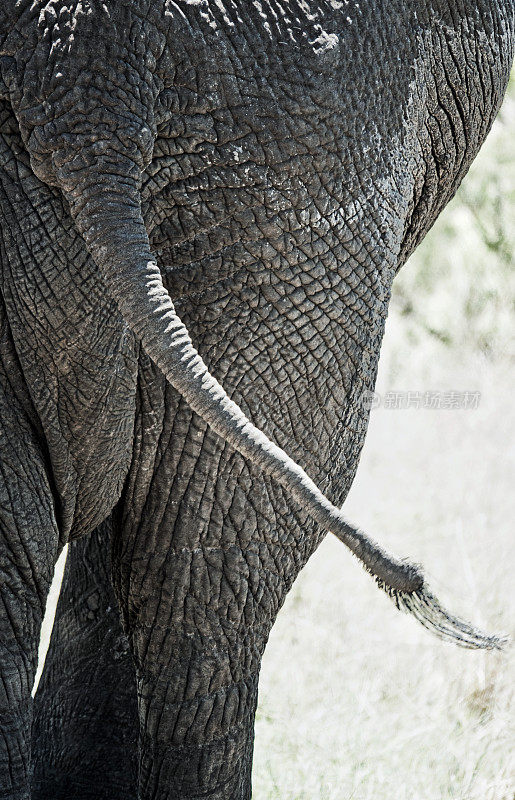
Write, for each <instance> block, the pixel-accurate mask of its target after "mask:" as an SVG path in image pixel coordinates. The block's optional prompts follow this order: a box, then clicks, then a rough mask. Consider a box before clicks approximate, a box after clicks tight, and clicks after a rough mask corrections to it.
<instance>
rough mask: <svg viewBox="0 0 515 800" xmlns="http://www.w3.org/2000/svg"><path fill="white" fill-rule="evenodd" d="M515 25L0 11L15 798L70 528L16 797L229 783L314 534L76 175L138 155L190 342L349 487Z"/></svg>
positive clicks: (215, 793)
mask: <svg viewBox="0 0 515 800" xmlns="http://www.w3.org/2000/svg"><path fill="white" fill-rule="evenodd" d="M512 49H513V8H512V5H511V3H510V2H508V0H488V2H487V0H479V1H476V2H472V1H471V0H470V2H459V1H458V0H430V2H427V0H424V2H422V0H420V1H419V0H414V2H411V3H405V2H401V1H400V0H391V1H390V2H388V3H387V2H384V1H383V0H374V2H371V3H366V4H351V3H347V2H336V0H333V2H325V3H324V2H318V3H314V4H311V3H302V2H296V1H295V0H290V2H287V3H283V4H278V3H276V2H273V1H272V0H268V2H261V3H258V2H243V3H237V4H236V3H231V2H220V3H211V2H209V0H201V1H199V2H184V1H182V2H180V1H179V0H178V1H177V2H166V3H164V2H149V1H148V0H138V1H137V2H132V3H124V2H121V1H120V2H117V3H115V4H110V3H107V4H106V3H102V2H99V1H97V0H83V2H82V3H78V2H71V0H66V1H65V2H62V1H61V0H59V2H57V0H51V1H50V2H43V1H42V0H37V2H35V3H32V2H28V0H22V2H20V3H18V4H16V5H15V4H14V3H13V2H12V1H10V2H8V3H6V4H5V5H4V6H3V8H2V10H1V11H0V58H1V61H0V65H1V77H0V97H1V98H2V99H1V100H0V134H1V135H0V202H1V206H2V221H1V227H0V255H1V264H2V271H1V275H2V280H1V293H2V294H1V297H2V305H1V307H0V315H1V316H0V331H1V337H0V374H1V376H2V381H1V383H0V389H1V397H0V404H1V408H2V426H3V430H2V439H1V440H0V441H1V443H2V447H1V449H0V474H1V475H2V477H3V481H2V482H1V483H0V532H1V536H2V555H1V556H0V559H1V560H0V577H1V580H2V583H1V591H2V601H3V608H4V609H5V612H6V613H5V614H3V613H2V615H1V616H0V634H1V636H0V648H1V654H2V657H1V658H0V664H1V670H2V679H3V683H2V685H3V687H4V692H3V694H2V695H1V696H0V723H1V724H0V730H1V734H0V798H4V799H5V798H9V800H27V799H28V798H29V797H31V788H30V782H31V778H30V773H31V767H30V754H29V751H30V748H29V741H28V740H29V738H30V725H31V715H32V709H31V704H30V698H29V694H30V686H31V683H32V680H33V676H34V671H35V661H36V648H37V640H38V632H39V625H40V622H41V616H42V611H43V607H44V600H45V596H46V592H47V590H48V585H49V581H50V578H51V574H52V568H53V563H54V562H55V558H56V557H57V553H58V552H59V549H60V547H61V546H62V545H63V543H64V542H65V541H68V540H71V541H73V542H74V543H73V545H72V547H71V550H70V563H69V565H68V568H67V577H66V581H65V587H64V591H63V596H62V598H61V601H60V604H59V609H58V615H57V624H56V630H55V633H54V637H53V642H52V646H51V650H50V654H49V659H48V663H47V666H46V668H45V675H44V677H43V682H42V686H41V693H40V695H39V697H38V700H37V714H36V720H35V726H34V735H33V756H32V758H33V766H34V780H33V786H32V797H33V798H38V800H51V798H52V800H57V799H58V798H61V797H62V798H64V797H70V796H71V794H72V793H73V796H74V797H75V798H76V799H77V800H86V798H93V797H95V798H104V797H105V798H110V800H111V799H113V800H116V799H117V798H120V800H121V798H136V797H138V798H140V799H141V800H172V798H173V800H175V799H176V798H191V799H193V798H200V797H202V798H205V797H209V798H212V799H213V800H215V798H216V799H217V800H245V799H246V798H249V797H250V792H251V789H250V772H251V763H252V744H253V719H254V712H255V706H256V702H257V685H258V675H259V667H260V661H261V655H262V652H263V649H264V647H265V645H266V641H267V638H268V634H269V631H270V628H271V626H272V624H273V622H274V619H275V617H276V614H277V612H278V610H279V608H280V606H281V604H282V602H283V600H284V598H285V595H286V593H287V591H288V589H289V587H290V586H291V584H292V583H293V581H294V579H295V577H296V575H297V574H298V572H299V570H300V569H301V568H302V566H303V565H304V563H305V562H306V561H307V559H308V558H309V556H310V555H311V553H312V552H313V551H314V549H315V548H316V546H317V545H318V543H319V542H320V540H321V538H322V535H323V533H322V531H321V530H320V528H319V527H318V526H317V525H316V524H315V523H314V522H312V521H311V519H310V518H309V517H308V515H307V514H306V513H305V512H303V511H302V509H300V508H298V507H296V505H295V503H293V502H292V501H291V499H289V497H288V496H287V495H286V493H285V492H284V490H283V489H282V488H281V487H280V486H279V485H278V484H276V483H275V482H274V481H273V480H272V479H271V478H268V477H267V476H265V475H264V474H263V473H262V472H261V471H260V470H259V469H257V468H256V467H255V466H253V465H252V464H251V463H250V462H248V461H247V460H245V459H244V458H243V457H242V456H240V455H239V454H238V453H237V452H236V451H235V450H233V449H232V448H231V447H230V446H228V445H226V444H225V442H224V441H223V440H222V439H221V438H220V437H218V436H217V435H216V434H215V433H213V432H212V431H211V429H210V428H209V427H208V426H207V425H206V423H204V422H203V421H202V420H201V419H200V417H198V416H197V415H196V414H194V413H193V412H192V411H191V409H190V408H189V406H188V405H187V403H186V402H185V401H184V400H183V399H182V398H181V397H180V395H179V394H178V393H177V392H176V391H175V390H174V389H173V388H172V387H171V386H170V385H169V384H168V383H167V382H166V381H165V379H164V377H163V376H162V374H161V373H160V371H159V370H158V369H157V367H155V366H154V364H153V363H152V361H151V360H150V359H149V358H148V356H147V355H146V354H145V353H144V352H143V351H142V350H141V348H140V346H139V344H138V342H137V341H136V339H135V337H134V335H133V334H132V333H131V331H130V330H129V328H128V327H127V325H126V324H125V322H124V321H123V319H122V318H121V316H120V314H119V312H118V310H117V307H116V304H115V303H114V301H112V300H111V299H110V297H109V295H108V293H107V292H106V290H105V286H104V284H103V281H102V278H101V277H100V275H99V272H98V269H97V265H96V264H95V262H94V261H93V259H92V257H91V255H90V254H89V253H88V249H87V247H86V245H85V243H84V240H83V238H82V236H81V235H80V234H79V232H78V230H77V228H76V226H75V223H74V220H73V219H72V216H71V215H70V206H69V200H70V196H71V197H72V211H73V208H74V207H75V206H80V207H81V208H84V207H86V206H88V204H90V205H91V207H92V208H93V209H94V210H95V212H97V213H99V214H100V215H102V213H104V211H105V213H106V215H107V214H108V213H109V207H110V203H112V201H113V200H112V195H111V194H110V186H111V184H110V183H109V182H107V180H106V179H107V177H109V180H111V181H112V179H113V176H115V178H116V180H117V181H118V185H119V186H122V187H123V185H124V182H128V181H130V180H136V178H137V180H138V182H139V184H140V198H141V208H142V214H143V218H144V222H145V227H146V230H147V232H148V235H149V239H150V244H151V248H152V252H153V253H154V254H155V256H156V258H157V261H158V264H159V267H160V269H161V272H162V275H163V279H164V282H165V285H166V287H167V288H168V290H169V292H170V295H171V297H172V299H173V300H174V303H175V305H176V308H177V310H178V313H179V315H180V317H181V318H182V320H183V321H184V322H185V324H186V326H187V328H188V330H189V332H190V335H191V337H192V339H193V341H194V343H195V346H196V347H197V349H198V350H199V352H200V353H201V354H202V357H203V358H204V360H205V361H206V363H207V365H208V367H209V369H210V370H211V372H212V373H213V374H214V375H215V376H216V377H217V378H218V380H219V381H220V382H221V383H222V385H223V386H224V387H225V389H226V390H227V391H228V393H229V395H230V396H231V397H232V398H233V399H234V400H235V401H236V402H238V404H239V405H240V406H241V407H242V408H243V410H244V411H245V412H246V413H247V415H248V416H249V417H250V418H251V419H252V421H253V422H254V423H255V424H256V425H258V426H259V427H260V428H261V429H262V430H263V431H264V432H265V433H266V434H267V435H269V436H270V438H272V439H273V440H274V441H276V442H277V443H278V444H279V445H280V446H282V447H283V448H284V449H285V450H286V451H287V452H288V453H289V455H291V456H292V457H293V458H294V459H295V460H296V461H297V462H298V463H300V464H301V465H302V466H303V467H304V468H305V469H306V471H307V472H308V474H309V475H310V476H311V477H312V478H313V479H314V480H315V481H316V483H317V484H318V485H319V486H320V487H321V489H322V490H323V491H324V492H325V493H326V495H327V496H328V497H329V498H330V499H331V500H332V501H333V502H334V503H336V504H340V503H342V502H343V500H344V499H345V497H346V494H347V492H348V490H349V488H350V485H351V482H352V479H353V476H354V474H355V471H356V468H357V464H358V460H359V454H360V451H361V447H362V444H363V439H364V436H365V432H366V427H367V417H368V412H367V411H366V409H364V408H363V404H362V403H361V398H362V396H363V393H364V392H365V391H366V390H371V389H372V388H373V386H374V381H375V375H376V370H377V360H378V356H379V348H380V343H381V338H382V333H383V328H384V322H385V318H386V314H387V309H388V300H389V296H390V289H391V283H392V280H393V277H394V275H395V273H396V272H397V270H398V269H399V268H400V266H402V264H403V263H404V261H405V260H406V258H407V257H408V255H409V253H410V252H411V251H412V250H413V248H414V247H415V246H416V244H417V243H418V242H419V241H420V239H421V238H422V237H423V235H424V234H425V232H426V231H427V230H428V228H429V227H430V226H431V224H432V223H433V221H434V219H435V218H436V216H437V215H438V213H439V211H440V210H441V208H442V207H443V206H444V205H445V203H446V202H447V201H448V200H449V198H450V197H451V196H452V195H453V193H454V191H455V190H456V188H457V186H458V184H459V182H460V180H461V178H462V177H463V175H464V174H465V172H466V170H467V168H468V166H469V164H470V163H471V160H472V159H473V157H474V155H475V154H476V152H477V150H478V148H479V146H480V144H481V142H482V141H483V139H484V137H485V136H486V133H487V132H488V130H489V127H490V125H491V122H492V120H493V118H494V116H495V113H496V111H497V109H498V107H499V104H500V102H501V99H502V95H503V92H504V88H505V85H506V82H507V78H508V73H509V67H510V62H511V58H512ZM127 159H128V160H129V163H130V164H131V165H132V166H131V167H130V170H129V172H126V171H124V169H125V168H124V169H122V168H121V164H122V162H123V163H124V164H125V163H126V162H127ZM83 176H87V180H88V181H89V183H88V186H90V184H91V183H93V184H94V186H95V192H94V193H93V194H91V193H89V194H86V193H83V194H81V193H80V192H77V191H75V194H73V191H72V190H71V189H70V187H72V188H73V187H77V186H78V185H79V186H80V185H82V184H81V181H82V180H83ZM91 176H93V178H91ZM135 176H136V177H135ZM70 191H72V195H70ZM73 204H75V206H73ZM73 213H75V212H73ZM108 518H109V520H108V521H107V522H106V520H107V519H108ZM92 532H93V533H92ZM81 537H82V538H81ZM75 540H76V541H75ZM109 551H112V552H109ZM88 565H89V566H88ZM95 565H97V568H95ZM86 567H88V568H86ZM109 574H111V575H112V583H113V587H114V592H115V595H116V602H115V600H114V597H113V595H112V588H111V587H110V581H109V578H108V575H109ZM116 603H117V604H118V607H119V609H120V614H121V619H122V621H123V627H124V631H125V634H123V633H122V631H121V627H120V621H119V618H118V611H117V609H116V607H115V606H116ZM124 636H125V637H126V638H124ZM120 643H122V644H120ZM99 663H100V664H101V665H102V669H101V670H100V669H99V667H98V665H99ZM136 691H137V700H138V710H137V711H136V706H135V702H134V697H135V694H136ZM13 707H14V708H16V709H17V712H16V713H13V711H12V709H13ZM138 737H139V745H138V752H137V751H136V747H137V746H136V739H137V738H138ZM136 762H138V769H136Z"/></svg>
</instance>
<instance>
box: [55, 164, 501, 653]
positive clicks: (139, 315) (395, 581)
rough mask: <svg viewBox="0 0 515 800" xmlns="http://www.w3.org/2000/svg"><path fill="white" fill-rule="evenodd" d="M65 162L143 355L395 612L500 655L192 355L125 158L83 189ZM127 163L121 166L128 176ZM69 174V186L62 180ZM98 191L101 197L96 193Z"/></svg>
mask: <svg viewBox="0 0 515 800" xmlns="http://www.w3.org/2000/svg"><path fill="white" fill-rule="evenodd" d="M70 163H72V162H65V163H64V166H63V171H62V172H61V175H60V178H61V182H62V187H63V189H64V190H65V195H66V197H67V199H68V201H69V203H70V210H71V212H72V215H73V217H74V219H75V222H76V224H77V227H78V229H79V230H80V232H81V233H82V235H83V237H84V239H85V241H86V244H87V246H88V248H89V250H90V252H91V254H92V255H93V257H94V259H95V261H96V263H97V265H98V266H99V269H100V272H101V274H102V277H103V279H104V281H105V285H106V288H107V290H108V291H109V293H110V295H111V296H112V297H113V299H114V300H115V301H116V302H117V304H118V307H119V309H120V312H121V314H122V317H123V318H124V320H125V322H126V323H127V325H128V326H129V328H131V330H132V331H133V332H134V333H135V335H136V336H137V338H138V339H139V340H140V341H141V343H142V345H143V347H144V349H145V350H146V352H147V354H148V355H149V356H150V357H151V358H152V360H153V361H154V363H155V364H156V365H157V366H158V367H159V369H160V370H161V372H162V373H163V374H164V375H165V377H166V378H167V380H168V381H169V382H170V383H171V384H172V385H173V386H174V388H175V389H176V390H177V391H178V392H179V393H180V394H181V395H182V396H183V397H184V399H185V400H186V401H187V402H188V404H189V405H190V407H191V408H192V409H193V411H195V412H196V413H197V414H198V415H199V416H200V417H201V418H202V419H203V420H204V421H205V422H207V423H208V424H209V425H210V427H211V428H212V429H213V430H214V431H215V432H216V433H217V434H218V435H219V436H221V437H222V438H223V439H224V440H225V441H226V442H227V443H228V444H230V445H231V446H232V447H234V449H235V450H237V451H238V452H239V453H241V454H242V455H243V456H244V457H245V458H247V459H248V460H249V461H250V462H251V463H253V464H254V465H255V466H257V467H258V468H260V469H262V470H263V471H264V472H266V473H267V474H268V475H270V476H271V477H272V478H274V480H276V481H277V482H278V483H279V484H280V485H281V486H283V487H284V489H285V490H286V491H287V492H288V493H289V495H290V496H291V497H292V498H293V500H294V501H295V502H297V503H298V504H299V505H300V506H301V507H302V508H304V509H305V510H306V511H307V512H308V513H309V514H310V515H311V516H312V517H313V518H314V519H315V520H316V521H317V522H318V523H319V524H320V525H321V526H322V527H323V528H324V529H325V530H327V531H331V532H332V533H333V534H334V535H335V536H337V537H338V538H339V539H340V540H341V541H342V542H343V543H344V544H345V545H346V546H347V547H348V548H349V549H350V550H351V551H352V552H353V553H354V555H355V556H356V557H357V558H358V559H359V560H360V561H361V562H362V564H363V566H364V567H365V569H366V570H367V571H368V572H370V573H371V574H372V575H373V576H374V578H375V579H376V581H377V583H378V584H379V586H380V587H381V588H382V589H384V591H385V592H386V593H387V594H388V595H389V596H390V597H391V598H392V600H393V601H394V603H395V605H396V606H397V608H399V609H404V610H406V611H408V612H409V613H410V614H412V615H413V616H414V617H416V618H417V619H418V620H419V622H421V623H422V625H424V626H425V627H426V628H429V629H430V630H431V631H433V632H434V633H436V634H437V635H438V636H440V637H441V638H443V639H448V640H450V641H453V642H455V643H456V644H459V645H462V646H464V647H472V648H486V649H492V648H500V647H501V646H502V643H503V640H502V638H500V637H497V636H489V635H488V634H485V633H482V632H481V631H479V630H476V629H475V628H473V627H472V626H471V625H469V624H468V623H466V622H464V621H462V620H459V619H457V618H456V617H454V616H452V615H451V614H449V613H448V612H447V611H445V609H444V608H442V606H441V605H440V603H439V602H438V601H437V600H436V598H435V597H434V596H433V594H432V593H431V592H430V590H429V589H428V588H427V586H426V583H425V580H424V577H423V575H422V572H421V570H420V569H419V567H418V566H416V565H413V564H409V563H407V562H405V561H403V560H399V559H397V558H394V557H393V556H391V555H390V554H388V553H387V552H386V551H384V550H383V549H382V548H381V547H380V546H379V545H378V544H377V543H376V542H374V541H373V539H371V538H370V537H369V536H367V534H365V533H364V532H363V531H360V530H359V529H358V528H356V527H355V526H353V525H351V524H350V523H349V522H347V520H346V519H345V517H344V516H343V514H342V512H341V511H340V509H339V508H336V506H334V505H333V504H332V503H331V502H330V501H329V500H328V499H327V498H326V497H325V496H324V494H323V493H322V492H321V491H320V489H319V488H318V487H317V486H316V485H315V483H314V482H313V481H312V480H311V478H310V477H309V476H308V475H307V474H306V472H305V471H304V470H303V469H302V468H301V467H300V466H299V465H298V464H297V463H296V462H295V461H293V459H292V458H290V457H289V456H288V455H287V454H286V453H285V452H284V451H283V450H282V449H281V448H280V447H278V446H277V445H276V444H274V443H273V442H271V441H270V440H269V439H268V438H267V437H266V436H265V435H264V434H263V433H262V431H260V430H259V429H258V428H256V427H255V426H254V425H253V424H252V422H251V421H250V420H249V419H247V417H246V416H245V414H244V413H243V411H242V410H241V408H239V406H238V405H236V403H234V402H233V401H232V400H231V399H230V398H229V396H228V395H227V393H226V392H225V390H224V389H223V387H222V386H221V385H220V384H219V383H218V381H217V380H216V378H214V377H213V375H211V373H210V372H209V370H208V368H207V366H206V364H205V363H204V361H203V360H202V358H201V357H200V355H199V354H198V352H197V351H196V350H195V349H194V347H193V344H192V341H191V339H190V336H189V334H188V331H187V329H186V327H185V326H184V324H183V323H182V321H181V320H180V318H179V317H178V315H177V313H176V311H175V308H174V305H173V302H172V300H171V298H170V295H169V294H168V292H167V291H166V289H165V287H164V286H163V283H162V279H161V273H160V270H159V267H158V265H157V263H156V261H155V259H154V258H153V256H152V253H151V251H150V244H149V240H148V236H147V232H146V230H145V226H144V223H143V219H142V216H141V208H140V197H139V192H138V188H137V185H136V182H135V180H134V177H133V173H134V169H133V165H132V162H131V161H130V159H127V167H126V174H125V176H124V180H121V179H120V178H118V179H117V178H112V179H111V180H110V179H109V177H108V176H107V175H106V171H103V172H99V173H98V174H96V175H95V174H94V170H90V171H89V174H88V176H87V179H86V180H85V181H84V182H81V181H79V180H78V176H80V174H81V171H80V170H78V169H77V170H73V169H70ZM123 166H124V161H123V159H122V158H121V156H119V157H118V161H117V170H118V173H119V175H121V174H122V171H123ZM65 170H66V178H67V180H63V172H64V171H65ZM99 185H100V186H102V187H103V188H102V191H101V192H99V190H98V186H99Z"/></svg>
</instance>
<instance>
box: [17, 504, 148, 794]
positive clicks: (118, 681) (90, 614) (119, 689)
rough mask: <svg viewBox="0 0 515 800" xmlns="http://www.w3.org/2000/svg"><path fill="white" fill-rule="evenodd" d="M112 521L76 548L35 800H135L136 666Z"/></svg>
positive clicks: (55, 637) (41, 705) (44, 697)
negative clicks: (116, 576) (121, 605)
mask: <svg viewBox="0 0 515 800" xmlns="http://www.w3.org/2000/svg"><path fill="white" fill-rule="evenodd" d="M110 539H111V522H110V520H107V521H106V522H104V523H102V525H100V526H99V527H98V528H96V530H95V531H93V533H92V534H91V535H90V536H87V537H84V538H82V539H78V540H77V541H74V542H71V543H70V545H69V550H68V558H67V562H66V568H65V573H64V578H63V583H62V587H61V593H60V596H59V602H58V605H57V610H56V616H55V621H54V627H53V630H52V637H51V641H50V647H49V650H48V654H47V658H46V661H45V667H44V670H43V675H42V678H41V681H40V684H39V687H38V691H37V693H36V698H35V711H34V726H33V738H32V744H33V760H34V778H33V787H32V800H65V799H66V800H68V798H71V797H73V799H74V800H135V798H136V796H137V766H138V754H137V738H138V718H137V703H136V679H135V671H134V663H133V659H132V656H131V654H130V652H129V648H128V643H127V640H126V638H125V636H124V634H123V631H122V627H121V623H120V618H119V613H118V605H117V602H116V598H115V596H114V593H113V590H112V588H111V581H110V575H109V570H110V554H109V550H110Z"/></svg>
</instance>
